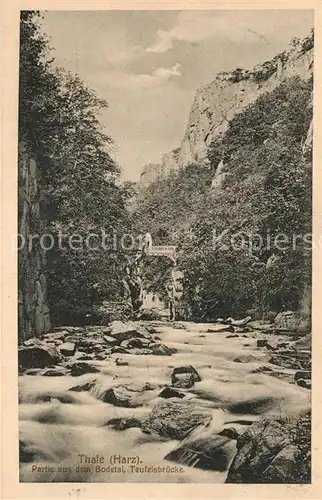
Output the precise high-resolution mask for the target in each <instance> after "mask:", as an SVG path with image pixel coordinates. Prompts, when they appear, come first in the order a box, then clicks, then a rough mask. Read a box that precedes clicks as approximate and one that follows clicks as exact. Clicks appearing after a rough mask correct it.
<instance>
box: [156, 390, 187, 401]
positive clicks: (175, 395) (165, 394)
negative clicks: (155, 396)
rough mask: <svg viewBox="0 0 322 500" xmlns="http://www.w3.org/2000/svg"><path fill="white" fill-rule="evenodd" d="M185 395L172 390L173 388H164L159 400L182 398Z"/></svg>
mask: <svg viewBox="0 0 322 500" xmlns="http://www.w3.org/2000/svg"><path fill="white" fill-rule="evenodd" d="M184 397H185V394H183V393H182V392H179V391H176V389H173V387H165V388H164V389H163V390H162V391H161V392H160V394H159V398H165V399H170V398H180V399H182V398H184Z"/></svg>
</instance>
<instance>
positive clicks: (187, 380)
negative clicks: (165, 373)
mask: <svg viewBox="0 0 322 500" xmlns="http://www.w3.org/2000/svg"><path fill="white" fill-rule="evenodd" d="M172 385H173V387H177V388H178V389H190V388H191V387H193V386H194V385H195V379H194V376H193V374H192V373H180V374H178V375H177V376H176V379H175V381H174V382H173V383H172Z"/></svg>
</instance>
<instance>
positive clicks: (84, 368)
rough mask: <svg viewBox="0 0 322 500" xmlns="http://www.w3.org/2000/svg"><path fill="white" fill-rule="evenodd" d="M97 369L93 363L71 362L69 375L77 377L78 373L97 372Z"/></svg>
mask: <svg viewBox="0 0 322 500" xmlns="http://www.w3.org/2000/svg"><path fill="white" fill-rule="evenodd" d="M97 372H99V369H98V368H96V366H94V365H90V364H89V363H85V362H77V363H74V364H72V366H71V375H72V376H73V377H79V376H80V375H84V374H85V373H97Z"/></svg>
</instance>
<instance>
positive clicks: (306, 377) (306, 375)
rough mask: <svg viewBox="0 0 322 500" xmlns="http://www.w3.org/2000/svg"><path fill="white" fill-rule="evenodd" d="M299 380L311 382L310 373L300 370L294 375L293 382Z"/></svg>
mask: <svg viewBox="0 0 322 500" xmlns="http://www.w3.org/2000/svg"><path fill="white" fill-rule="evenodd" d="M300 379H304V380H311V372H310V371H306V370H300V371H298V372H296V373H295V374H294V380H295V382H297V381H298V380H300Z"/></svg>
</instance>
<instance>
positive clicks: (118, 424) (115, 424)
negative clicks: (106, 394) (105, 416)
mask: <svg viewBox="0 0 322 500" xmlns="http://www.w3.org/2000/svg"><path fill="white" fill-rule="evenodd" d="M106 425H108V426H110V427H112V429H114V430H115V431H125V430H126V429H132V428H133V427H141V421H140V420H138V419H137V418H133V417H132V418H112V419H111V420H109V421H108V422H107V424H106Z"/></svg>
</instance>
